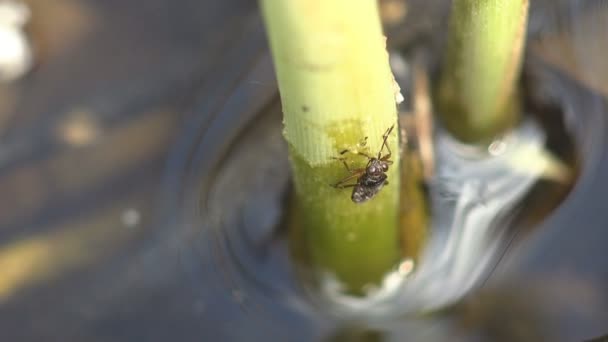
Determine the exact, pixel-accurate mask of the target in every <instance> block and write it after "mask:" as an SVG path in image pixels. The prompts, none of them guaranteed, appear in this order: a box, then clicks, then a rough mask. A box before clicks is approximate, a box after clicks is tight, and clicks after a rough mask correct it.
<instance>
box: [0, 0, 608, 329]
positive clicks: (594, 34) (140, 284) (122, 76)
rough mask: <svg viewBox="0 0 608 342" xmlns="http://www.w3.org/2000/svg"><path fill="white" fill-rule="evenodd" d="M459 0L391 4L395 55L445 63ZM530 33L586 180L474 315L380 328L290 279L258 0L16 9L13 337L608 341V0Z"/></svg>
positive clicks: (8, 20)
mask: <svg viewBox="0 0 608 342" xmlns="http://www.w3.org/2000/svg"><path fill="white" fill-rule="evenodd" d="M449 5H450V2H449V1H438V0H434V1H423V0H383V1H380V6H381V7H380V8H381V14H382V17H383V21H384V23H385V26H386V32H387V35H388V44H389V47H390V48H391V49H393V50H395V51H399V52H403V53H404V55H405V56H407V55H408V53H410V52H411V51H414V50H416V49H422V50H424V51H426V52H427V53H426V56H427V58H428V59H429V62H428V65H430V66H433V65H436V64H437V60H438V58H440V51H441V48H442V46H443V39H444V38H445V37H444V34H445V25H446V18H447V14H448V13H449ZM528 36H529V41H528V45H527V47H526V49H527V50H526V51H527V52H526V62H525V63H526V66H525V67H524V79H525V80H526V81H525V82H526V86H527V87H528V88H527V89H528V90H526V91H527V92H528V93H529V95H528V96H529V97H531V98H533V99H536V100H535V101H536V103H539V102H540V103H543V104H545V105H546V106H547V107H543V108H557V109H556V110H555V111H551V110H547V113H553V112H556V113H558V114H555V115H556V117H555V118H552V119H553V120H555V122H559V125H561V126H565V130H566V131H567V132H568V133H569V134H571V136H572V139H573V141H574V144H575V146H576V148H575V149H576V153H577V155H578V159H580V164H581V171H580V176H579V179H578V180H577V182H576V184H575V185H574V188H573V189H572V191H571V192H570V194H569V195H568V197H567V198H566V199H565V200H564V201H563V202H562V203H561V204H560V205H559V206H558V207H557V208H555V209H553V211H552V212H551V213H550V214H548V215H547V216H546V217H545V216H543V220H542V221H540V223H538V224H537V225H536V226H535V228H534V230H533V233H530V234H527V235H525V237H521V238H519V239H516V240H517V243H514V244H513V245H512V246H511V247H510V248H509V249H508V252H507V253H506V255H505V256H504V257H503V258H502V259H501V263H500V264H499V265H498V266H497V267H496V269H495V270H494V272H493V273H492V277H491V278H490V279H489V280H488V281H487V282H486V283H485V285H484V286H483V287H482V288H481V289H478V290H476V291H474V292H473V293H472V294H471V295H469V296H467V297H466V298H464V299H463V300H462V301H461V302H460V303H458V304H456V305H455V306H454V307H452V308H450V309H449V310H446V312H443V313H441V314H437V315H433V316H430V317H424V318H421V317H409V318H406V317H395V319H394V320H382V321H370V322H361V321H352V320H347V319H342V318H340V317H334V316H331V315H327V314H326V313H323V310H317V309H315V305H314V304H310V303H308V301H307V300H306V298H305V296H303V295H302V294H301V293H300V292H299V290H298V284H297V281H296V280H294V279H296V278H295V277H294V276H293V274H292V273H293V272H292V271H291V270H290V264H289V253H288V251H287V250H286V249H287V248H286V244H285V242H284V241H282V239H281V231H280V229H279V228H280V227H281V226H282V223H281V222H282V219H283V212H284V207H283V205H284V204H283V199H284V196H285V194H286V193H288V191H289V175H288V172H289V171H288V164H287V156H286V149H285V146H284V143H283V141H282V138H281V135H280V106H279V104H278V94H277V91H276V85H275V81H274V78H273V77H274V76H273V74H272V68H271V63H270V60H269V57H268V52H267V46H266V42H265V37H264V31H263V27H262V23H261V20H260V18H259V13H258V9H257V5H256V2H255V1H248V0H205V1H200V0H146V1H121V0H53V1H49V0H23V1H18V0H12V1H9V0H0V59H2V60H0V78H1V79H0V340H2V341H168V340H175V341H244V340H247V341H258V340H260V341H266V340H271V339H273V340H283V341H316V340H319V341H385V340H386V341H410V340H411V341H444V340H451V341H461V340H462V341H520V340H522V341H541V340H547V341H583V340H586V339H591V338H593V337H597V336H600V335H602V334H607V333H608V249H607V248H606V244H607V241H608V230H607V229H608V211H607V210H606V208H607V207H606V201H605V194H606V193H608V181H607V178H606V175H608V151H607V149H606V128H607V127H606V114H607V113H608V112H607V111H606V106H605V105H606V96H608V83H607V82H608V38H607V37H608V5H607V4H606V3H605V2H603V1H592V0H588V1H574V0H572V1H565V0H562V1H541V0H532V1H531V7H530V25H529V32H528ZM404 92H405V93H406V94H407V89H405V91H404ZM406 97H407V96H406ZM252 194H253V195H252ZM252 198H256V199H257V201H255V202H256V203H252V201H251V199H252ZM534 200H535V201H536V202H537V203H542V202H543V196H542V193H541V194H540V195H537V197H535V199H534ZM243 227H244V228H243ZM277 227H279V228H277ZM232 228H234V229H232ZM237 228H238V229H237ZM241 228H242V229H241Z"/></svg>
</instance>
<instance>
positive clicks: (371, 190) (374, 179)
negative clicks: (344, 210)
mask: <svg viewBox="0 0 608 342" xmlns="http://www.w3.org/2000/svg"><path fill="white" fill-rule="evenodd" d="M394 127H395V125H393V126H391V127H390V128H389V129H387V130H386V132H385V133H384V135H383V136H382V138H383V140H382V147H380V151H379V152H378V155H377V156H375V157H372V156H370V155H368V154H365V153H363V152H359V151H358V152H357V153H356V154H359V155H362V156H364V157H366V158H367V159H368V161H367V165H366V166H365V167H364V168H359V169H351V168H350V167H349V166H348V164H347V163H346V160H345V159H344V158H342V157H340V158H334V159H337V160H340V161H342V163H343V164H344V167H345V168H346V170H347V171H348V172H349V173H350V175H348V176H347V177H345V178H343V179H342V180H340V181H339V182H338V183H336V184H333V185H332V186H333V187H334V188H338V189H344V188H351V187H352V188H353V193H352V195H351V199H352V201H353V202H355V203H363V202H366V201H368V200H370V199H372V198H374V196H376V195H377V194H378V192H380V190H381V189H382V188H383V187H384V186H385V185H387V184H388V180H387V178H388V176H387V175H386V172H387V171H388V167H389V166H390V165H392V164H393V161H392V160H390V158H391V149H390V147H389V146H388V144H387V142H386V141H387V139H388V136H389V135H390V134H391V132H392V131H393V128H394ZM385 147H386V149H387V150H388V153H387V154H385V155H383V154H382V152H383V151H384V148H385ZM347 152H350V151H349V150H344V151H342V152H340V154H345V153H347ZM355 179H356V183H354V184H353V183H350V184H349V182H351V181H352V180H355Z"/></svg>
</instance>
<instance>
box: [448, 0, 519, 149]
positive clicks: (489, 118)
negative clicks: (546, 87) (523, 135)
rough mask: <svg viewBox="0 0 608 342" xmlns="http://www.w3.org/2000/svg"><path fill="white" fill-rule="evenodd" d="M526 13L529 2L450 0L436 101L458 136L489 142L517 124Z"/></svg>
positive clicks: (468, 140)
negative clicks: (517, 88)
mask: <svg viewBox="0 0 608 342" xmlns="http://www.w3.org/2000/svg"><path fill="white" fill-rule="evenodd" d="M527 16H528V0H509V1H504V0H454V1H453V3H452V14H451V18H450V30H449V33H448V46H447V53H446V58H445V62H444V66H443V70H442V74H441V78H440V82H439V86H438V89H437V104H438V109H439V114H440V116H441V119H442V122H443V124H444V125H445V126H446V127H447V129H448V130H449V131H450V132H451V133H452V134H454V135H455V136H456V137H457V138H459V139H460V140H462V141H464V142H467V143H480V144H483V143H487V142H489V141H491V140H492V139H494V138H496V136H498V135H500V134H501V133H504V132H505V131H507V130H508V129H510V128H512V127H513V126H514V125H515V124H516V123H517V121H518V119H519V115H520V114H519V112H520V108H519V100H518V94H517V91H516V89H515V87H516V83H517V79H518V76H519V71H520V66H521V59H522V49H523V45H524V41H525V35H526V25H527Z"/></svg>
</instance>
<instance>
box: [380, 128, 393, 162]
mask: <svg viewBox="0 0 608 342" xmlns="http://www.w3.org/2000/svg"><path fill="white" fill-rule="evenodd" d="M393 128H395V125H392V126H391V127H390V128H389V129H387V130H386V132H385V133H384V135H382V138H383V139H384V140H382V147H380V151H379V152H378V159H382V160H387V159H389V158H390V157H391V148H390V147H389V146H388V144H387V143H386V141H387V140H388V136H389V135H390V134H391V132H392V131H393ZM384 147H386V149H387V150H388V154H387V155H385V156H384V157H382V151H383V150H384Z"/></svg>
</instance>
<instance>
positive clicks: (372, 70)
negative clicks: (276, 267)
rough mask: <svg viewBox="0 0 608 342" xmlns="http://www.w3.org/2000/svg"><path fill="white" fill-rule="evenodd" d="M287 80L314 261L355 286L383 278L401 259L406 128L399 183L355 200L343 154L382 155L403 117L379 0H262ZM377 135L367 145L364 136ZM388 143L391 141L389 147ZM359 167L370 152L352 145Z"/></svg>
mask: <svg viewBox="0 0 608 342" xmlns="http://www.w3.org/2000/svg"><path fill="white" fill-rule="evenodd" d="M261 7H262V12H263V15H264V20H265V24H266V28H267V32H268V36H269V41H270V46H271V50H272V55H273V60H274V64H275V69H276V73H277V79H278V83H279V91H280V94H281V102H282V106H283V114H284V124H285V130H284V136H285V139H286V140H287V142H288V144H289V151H290V159H291V165H292V170H293V177H294V183H295V189H296V197H297V199H296V200H297V207H298V209H299V213H298V217H300V222H299V223H298V224H299V225H301V227H302V230H303V232H304V235H305V236H304V240H305V243H306V244H307V246H306V247H307V251H308V255H309V257H310V262H311V263H312V264H313V266H314V267H315V268H316V269H317V270H319V271H320V272H321V273H323V274H332V275H333V276H335V277H336V278H337V279H338V280H339V281H340V282H341V283H342V284H343V285H344V289H345V291H347V292H350V293H362V292H363V291H362V289H363V287H364V286H365V285H367V284H370V283H378V282H379V280H380V279H381V278H382V276H383V275H384V274H385V273H386V272H387V271H388V270H390V269H391V268H392V267H393V266H394V265H395V263H396V262H397V261H398V259H399V255H400V247H399V233H398V229H397V221H398V217H397V216H398V204H399V192H398V189H399V183H400V182H399V176H398V175H399V172H398V165H399V153H398V147H397V146H398V143H397V131H398V129H395V130H393V132H392V134H391V135H390V137H389V140H388V144H389V146H390V148H391V150H392V152H393V154H392V158H391V160H393V161H394V163H393V165H392V167H391V169H390V170H389V172H388V179H389V184H388V185H387V186H385V187H384V188H383V189H382V191H380V193H379V194H378V195H377V196H376V197H374V198H373V199H372V200H370V201H368V202H366V203H363V204H355V203H353V202H352V201H351V199H350V194H351V191H352V188H347V189H335V188H333V187H332V186H331V185H330V184H333V183H336V182H337V181H339V180H340V179H342V178H344V177H345V176H347V175H348V174H349V173H348V171H347V170H346V169H345V168H344V165H343V164H342V163H341V162H340V161H337V160H335V159H333V158H334V157H338V156H340V154H339V153H340V151H343V150H345V149H349V150H351V151H353V152H356V151H357V150H359V151H363V152H365V153H368V154H371V155H375V154H377V153H378V151H379V150H380V148H381V145H382V135H383V134H384V133H385V131H386V130H387V129H388V128H389V127H391V126H393V125H395V127H396V125H397V114H396V105H395V98H394V81H393V76H392V73H391V71H390V67H389V64H388V54H387V52H386V49H385V38H384V36H383V35H382V29H381V25H380V21H379V17H378V10H377V4H376V1H372V0H366V1H350V0H332V1H327V0H261ZM365 137H367V143H366V144H365V146H364V147H363V146H362V145H363V144H361V142H362V140H363V139H364V138H365ZM385 152H386V150H385ZM344 157H346V158H347V163H348V164H349V165H350V166H351V167H352V168H358V167H364V166H365V164H366V162H367V159H366V158H365V157H362V156H360V155H356V154H354V153H346V154H344Z"/></svg>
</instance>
